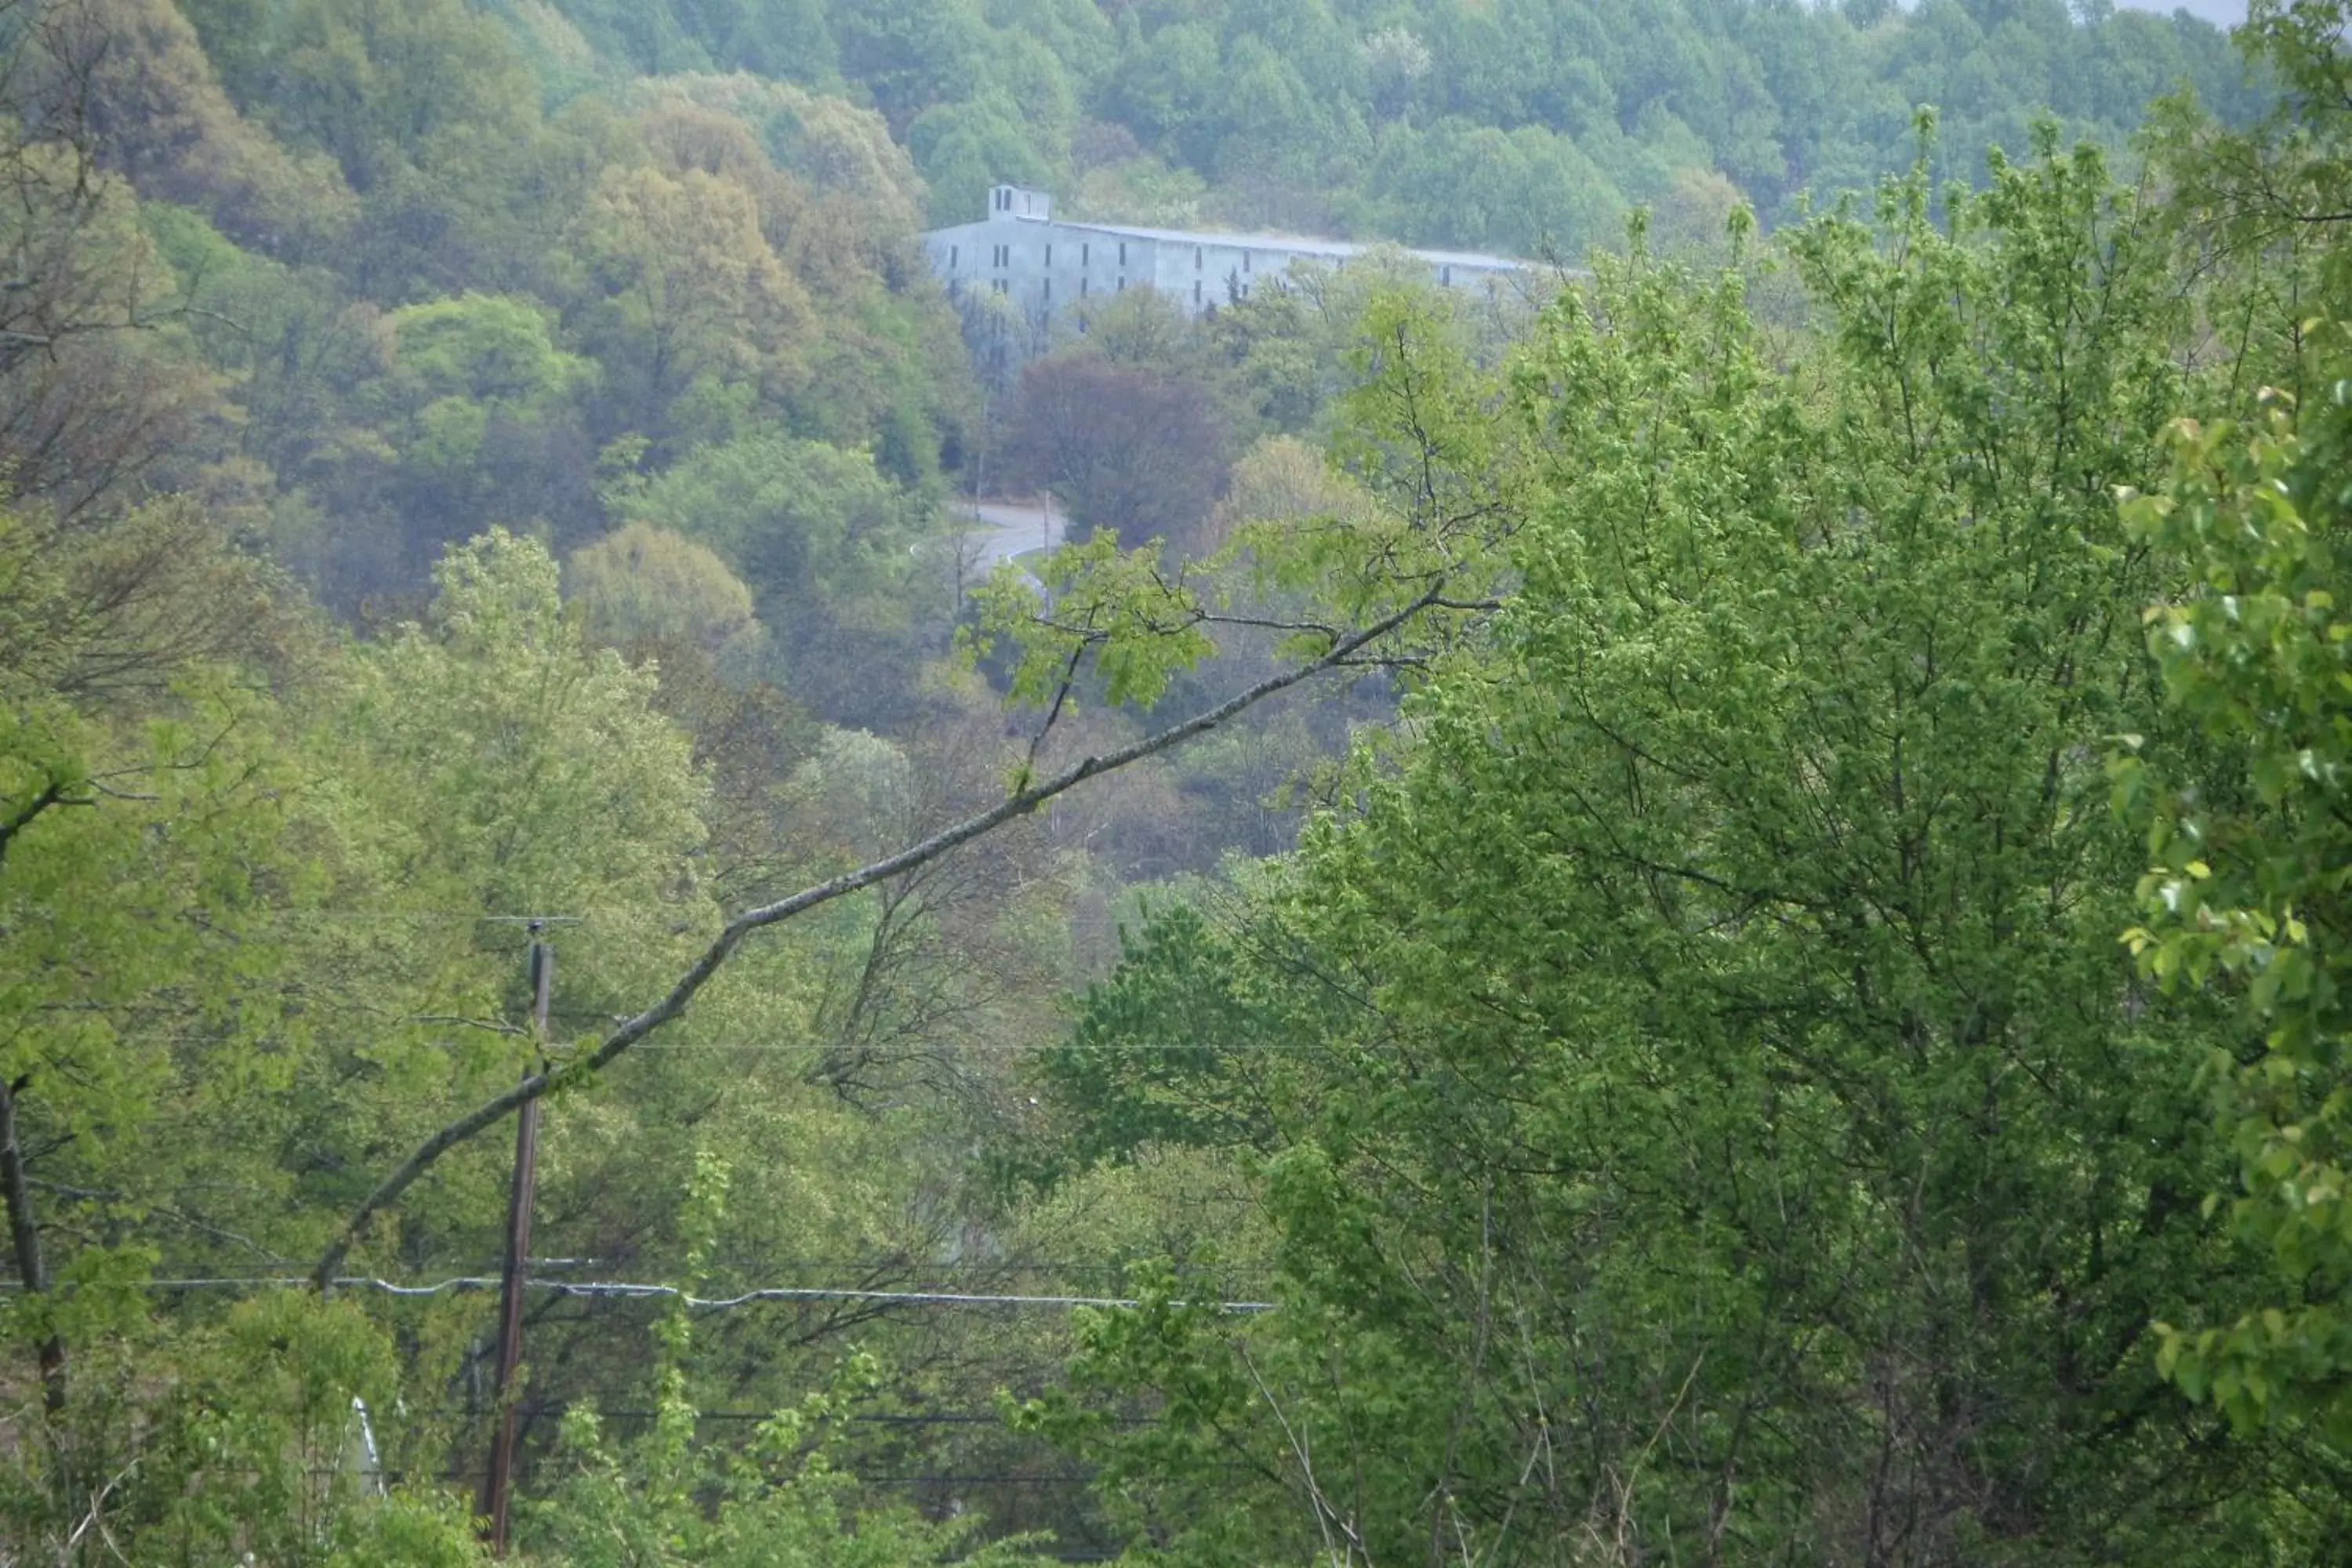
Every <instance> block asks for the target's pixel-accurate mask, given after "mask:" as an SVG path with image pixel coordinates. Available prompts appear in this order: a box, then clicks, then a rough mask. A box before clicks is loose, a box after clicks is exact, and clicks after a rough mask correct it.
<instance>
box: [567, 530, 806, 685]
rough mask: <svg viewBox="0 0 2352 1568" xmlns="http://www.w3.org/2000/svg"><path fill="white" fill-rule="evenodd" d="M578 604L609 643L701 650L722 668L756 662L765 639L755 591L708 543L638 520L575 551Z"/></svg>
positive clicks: (593, 629) (573, 579) (574, 591)
mask: <svg viewBox="0 0 2352 1568" xmlns="http://www.w3.org/2000/svg"><path fill="white" fill-rule="evenodd" d="M567 575H568V577H569V579H570V584H571V589H572V602H573V603H574V604H575V605H579V606H580V608H581V609H582V611H583V612H584V613H585V614H586V616H587V617H588V626H589V630H590V631H591V632H592V633H593V634H594V635H595V636H596V637H599V638H601V639H602V640H604V641H606V642H610V643H615V644H618V645H621V646H623V647H627V646H628V645H630V644H633V643H642V642H655V643H660V642H669V643H675V644H678V645H681V646H687V647H700V648H701V649H703V650H704V651H705V652H707V653H709V655H710V656H711V657H712V658H715V659H717V660H718V661H719V665H720V667H721V668H743V667H744V666H745V665H746V664H747V663H748V661H750V660H751V659H752V658H756V657H757V655H758V654H759V651H760V648H761V644H762V643H763V642H764V640H765V634H764V632H763V629H762V628H761V625H760V622H759V619H758V617H756V616H753V615H752V613H751V589H749V588H747V587H745V586H744V585H743V584H742V580H741V579H740V578H738V577H737V576H736V575H735V574H733V573H732V572H730V571H729V570H728V569H727V563H725V562H723V561H721V560H720V559H719V557H718V556H717V555H716V554H714V553H713V552H711V551H709V550H708V549H706V548H705V547H703V546H702V545H699V544H697V543H695V542H693V541H692V540H690V539H686V538H683V537H681V536H680V535H678V534H675V533H672V532H670V531H668V530H667V529H662V528H656V527H654V526H653V525H652V524H650V523H645V522H632V523H628V524H625V525H624V526H623V527H621V528H618V529H615V530H614V531H613V532H611V533H608V534H606V535H605V536H604V538H602V539H600V540H598V541H597V542H595V543H593V544H590V545H585V546H583V547H582V548H581V549H579V550H575V551H573V552H572V562H571V565H570V568H569V571H568V574H567Z"/></svg>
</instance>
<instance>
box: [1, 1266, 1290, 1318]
mask: <svg viewBox="0 0 2352 1568" xmlns="http://www.w3.org/2000/svg"><path fill="white" fill-rule="evenodd" d="M315 1283H316V1281H315V1280H313V1279H310V1277H309V1276H307V1275H290V1274H289V1275H216V1276H209V1277H201V1278H194V1279H148V1280H142V1281H140V1282H138V1283H137V1284H135V1285H131V1286H129V1287H128V1288H129V1289H140V1290H163V1291H176V1290H191V1291H192V1290H239V1289H241V1290H268V1289H309V1288H310V1287H311V1286H312V1285H314V1284H315ZM328 1283H329V1284H330V1285H331V1286H332V1287H333V1288H334V1289H339V1290H343V1289H350V1290H373V1291H376V1292H378V1293H379V1294H382V1295H386V1296H392V1297H395V1298H402V1299H415V1298H421V1297H431V1296H442V1295H448V1294H451V1293H453V1292H463V1291H468V1290H494V1289H498V1288H499V1285H500V1284H501V1283H502V1282H501V1281H500V1280H499V1279H498V1277H496V1276H495V1275H487V1274H461V1275H455V1276H452V1277H451V1278H449V1279H436V1280H435V1281H433V1282H432V1283H430V1284H425V1285H402V1284H398V1283H395V1282H394V1281H393V1280H390V1279H379V1278H377V1277H376V1276H374V1275H368V1274H349V1275H338V1276H336V1277H335V1278H333V1279H330V1280H329V1281H328ZM58 1284H59V1285H61V1286H68V1287H70V1285H71V1284H72V1282H70V1281H63V1280H60V1281H58ZM522 1285H523V1288H524V1289H529V1290H545V1291H550V1292H552V1293H554V1294H556V1295H559V1296H572V1297H581V1298H587V1299H598V1298H601V1299H607V1300H672V1301H677V1302H678V1303H679V1304H681V1305H683V1306H685V1307H687V1308H688V1309H689V1310H694V1311H726V1310H731V1309H734V1308H738V1307H749V1306H752V1305H756V1304H758V1303H760V1302H765V1301H871V1302H875V1303H877V1304H882V1305H891V1306H908V1307H1051V1308H1059V1309H1065V1310H1066V1309H1070V1308H1076V1307H1093V1308H1112V1309H1118V1308H1132V1307H1139V1306H1141V1305H1142V1304H1143V1303H1142V1301H1141V1300H1139V1299H1136V1298H1131V1297H1118V1296H1032V1295H1011V1294H1003V1295H1000V1294H992V1293H987V1292H981V1291H969V1290H872V1289H856V1288H853V1287H847V1286H824V1285H769V1286H761V1287H759V1288H757V1289H750V1290H744V1291H740V1292H738V1293H737V1294H735V1295H732V1296H697V1295H694V1294H693V1293H692V1292H690V1291H688V1290H685V1289H681V1288H680V1287H678V1286H676V1285H656V1284H648V1283H640V1282H635V1281H624V1280H586V1279H525V1280H523V1281H522ZM96 1288H101V1289H121V1288H124V1287H121V1286H116V1285H114V1284H112V1283H110V1282H109V1283H107V1284H105V1285H102V1286H97V1287H96ZM0 1289H5V1291H7V1292H12V1293H13V1292H16V1291H20V1290H21V1289H23V1287H22V1286H21V1285H18V1284H16V1283H15V1282H13V1281H10V1282H6V1283H5V1286H0ZM1169 1305H1171V1306H1173V1307H1186V1306H1192V1305H1202V1306H1210V1307H1213V1308H1214V1309H1215V1310H1218V1311H1221V1312H1228V1313H1236V1314H1241V1313H1255V1312H1271V1311H1273V1310H1275V1307H1276V1303H1274V1302H1272V1301H1213V1302H1200V1303H1194V1302H1188V1301H1171V1302H1170V1303H1169Z"/></svg>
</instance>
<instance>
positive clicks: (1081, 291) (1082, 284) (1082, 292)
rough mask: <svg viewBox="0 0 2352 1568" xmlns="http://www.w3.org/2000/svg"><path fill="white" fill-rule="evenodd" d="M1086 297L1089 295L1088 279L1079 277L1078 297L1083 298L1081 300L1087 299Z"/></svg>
mask: <svg viewBox="0 0 2352 1568" xmlns="http://www.w3.org/2000/svg"><path fill="white" fill-rule="evenodd" d="M1086 297H1087V280H1086V279H1083V278H1081V279H1078V298H1079V299H1081V300H1083V299H1085V298H1086Z"/></svg>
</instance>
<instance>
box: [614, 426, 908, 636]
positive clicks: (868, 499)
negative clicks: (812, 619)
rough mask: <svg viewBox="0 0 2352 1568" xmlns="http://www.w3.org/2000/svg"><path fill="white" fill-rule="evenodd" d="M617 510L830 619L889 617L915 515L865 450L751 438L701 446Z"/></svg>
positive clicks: (629, 485) (619, 496)
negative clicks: (887, 605)
mask: <svg viewBox="0 0 2352 1568" xmlns="http://www.w3.org/2000/svg"><path fill="white" fill-rule="evenodd" d="M607 499H608V501H609V503H610V504H611V505H612V506H613V507H614V510H617V511H618V512H620V513H621V514H622V515H623V516H625V517H627V518H630V519H632V520H641V521H646V522H650V523H655V524H657V525H659V526H660V527H663V528H666V529H670V530H673V531H676V532H678V533H681V534H683V535H685V536H686V537H687V538H688V539H691V540H694V541H696V542H698V543H701V544H704V545H707V546H709V548H710V549H712V550H715V551H717V552H719V555H720V556H722V557H723V558H724V559H725V560H726V561H727V562H728V563H729V564H730V565H731V566H732V567H733V568H734V569H735V571H736V572H737V573H738V574H740V575H741V576H742V577H743V578H744V579H745V580H746V581H748V582H750V583H751V584H753V586H754V588H755V590H756V591H757V592H758V593H759V594H760V595H762V596H763V597H777V598H786V599H793V600H800V601H804V602H806V603H808V604H810V605H816V606H824V608H825V609H826V610H827V611H828V612H829V613H831V614H833V615H835V616H840V615H843V614H845V613H851V614H855V613H861V612H862V613H863V614H864V615H865V616H868V617H871V616H877V615H882V614H885V613H887V612H886V611H885V610H884V609H883V607H882V605H880V604H878V603H877V602H874V601H877V600H878V599H879V597H880V596H881V595H882V594H883V593H884V592H885V591H886V590H887V589H889V588H891V587H893V586H895V585H896V584H898V581H899V579H900V577H901V576H902V575H903V574H904V573H905V571H906V569H907V568H906V563H907V561H908V548H907V547H908V543H910V542H912V541H913V540H914V539H915V538H916V537H917V533H916V520H917V516H918V509H917V508H916V507H915V505H914V504H913V503H912V502H911V501H910V500H908V498H907V497H906V496H905V495H904V494H902V493H901V492H900V491H899V490H898V489H897V488H896V487H895V486H893V485H892V484H891V483H890V481H889V480H888V479H886V478H885V477H884V476H883V475H882V474H881V473H880V472H879V471H878V470H877V468H875V466H874V459H873V458H872V457H870V456H869V455H867V454H866V453H864V452H852V451H846V450H844V449H842V448H840V447H832V446H828V445H826V444H825V443H824V442H821V441H796V440H792V439H790V438H787V437H777V436H767V435H761V436H750V437H742V438H740V439H738V440H732V441H727V442H723V443H720V444H717V445H713V446H705V447H696V448H695V449H694V450H692V451H690V452H688V454H687V455H686V456H685V457H683V458H680V459H679V460H678V461H677V463H676V464H674V465H672V466H671V467H670V468H667V469H665V470H663V471H662V472H661V473H659V474H657V475H655V476H653V477H652V478H650V479H631V480H629V481H626V482H625V483H623V484H621V485H619V486H616V487H615V488H614V489H613V490H612V492H611V494H610V495H609V496H608V498H607Z"/></svg>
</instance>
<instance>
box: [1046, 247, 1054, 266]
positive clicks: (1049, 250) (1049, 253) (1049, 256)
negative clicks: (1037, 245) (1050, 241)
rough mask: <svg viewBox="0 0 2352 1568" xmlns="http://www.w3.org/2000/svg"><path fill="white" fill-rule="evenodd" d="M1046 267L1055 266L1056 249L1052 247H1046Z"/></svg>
mask: <svg viewBox="0 0 2352 1568" xmlns="http://www.w3.org/2000/svg"><path fill="white" fill-rule="evenodd" d="M1045 265H1046V266H1048V267H1051V266H1053V265H1054V247H1052V246H1050V245H1049V246H1047V247H1045Z"/></svg>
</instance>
